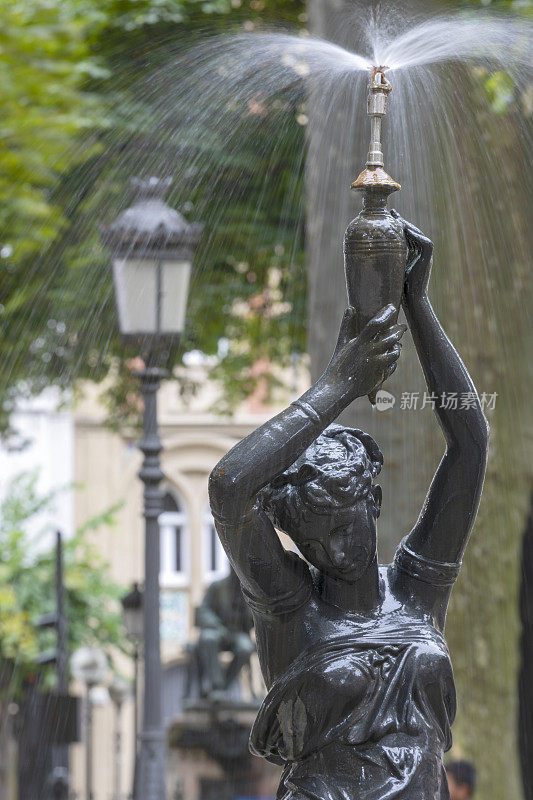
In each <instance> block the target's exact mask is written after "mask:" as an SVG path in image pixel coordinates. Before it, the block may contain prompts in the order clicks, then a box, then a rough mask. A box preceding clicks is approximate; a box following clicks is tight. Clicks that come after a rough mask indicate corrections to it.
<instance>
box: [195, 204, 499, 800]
mask: <svg viewBox="0 0 533 800" xmlns="http://www.w3.org/2000/svg"><path fill="white" fill-rule="evenodd" d="M397 220H399V221H400V222H401V223H402V225H403V228H404V233H405V237H406V242H407V245H408V255H407V268H406V277H405V285H404V291H403V297H402V304H403V308H404V311H405V314H406V317H407V321H408V324H409V328H410V331H411V335H412V336H413V339H414V343H415V345H416V348H417V351H418V356H419V359H420V363H421V365H422V369H423V371H424V374H425V377H426V382H427V386H428V391H429V392H430V393H432V394H434V396H435V397H436V398H439V397H441V396H442V394H443V393H450V392H457V394H458V396H459V395H464V393H466V396H467V397H468V398H469V400H470V402H468V403H464V404H462V407H460V408H458V409H455V410H454V409H451V408H447V407H445V405H442V404H439V403H438V402H437V403H436V405H435V412H436V415H437V419H438V422H439V424H440V427H441V429H442V432H443V434H444V438H445V442H446V449H445V452H444V455H443V458H442V461H441V462H440V465H439V467H438V469H437V472H436V473H435V477H434V479H433V482H432V484H431V486H430V488H429V492H428V495H427V498H426V501H425V503H424V507H423V508H422V511H421V513H420V516H419V518H418V521H417V522H416V524H415V526H414V528H413V530H412V531H411V532H410V533H407V535H406V536H404V538H403V539H402V541H401V543H400V545H399V547H398V549H397V551H396V556H395V559H394V561H393V563H392V564H387V565H384V566H380V565H378V560H377V550H376V530H377V519H378V517H379V512H380V504H381V489H380V487H379V485H377V484H375V483H374V479H375V478H376V477H377V475H378V473H379V471H380V469H381V466H382V463H383V456H382V454H381V452H380V450H379V447H378V446H377V444H376V443H375V441H374V440H373V439H372V438H371V437H370V436H369V435H368V434H366V433H363V432H362V431H360V430H355V429H349V428H345V427H342V426H340V425H336V424H333V423H334V421H335V419H336V418H337V417H338V415H339V414H340V413H341V411H342V410H343V409H344V408H346V406H348V404H350V403H351V402H352V401H353V400H355V399H356V398H358V397H363V396H364V395H371V396H372V394H373V393H374V392H375V390H376V389H377V388H379V386H380V385H381V383H382V382H383V381H384V380H385V379H386V378H387V377H388V376H389V375H390V374H391V373H392V372H393V371H394V369H395V368H396V365H397V362H398V358H399V355H400V349H401V344H400V339H401V337H402V335H403V333H404V331H405V329H406V326H404V325H400V324H398V323H397V322H396V315H397V308H395V307H394V305H388V306H385V307H384V308H382V309H381V311H380V312H379V313H377V314H376V315H375V316H373V318H372V319H370V321H368V322H367V323H366V325H365V326H364V327H362V329H361V330H360V329H359V326H358V324H357V320H356V317H355V311H354V309H353V308H352V307H349V308H348V309H347V311H346V313H345V315H344V317H343V320H342V323H341V327H340V333H339V337H338V341H337V345H336V347H335V351H334V353H333V356H332V358H331V361H330V363H329V365H328V367H327V368H326V370H325V371H324V373H323V375H322V377H321V378H320V379H319V380H318V381H317V382H316V383H315V385H314V386H312V387H311V389H309V391H307V392H306V393H305V394H304V395H302V397H300V398H299V400H297V401H295V402H294V403H292V404H291V405H290V406H289V407H288V408H287V409H285V410H284V411H282V412H281V413H280V414H278V415H277V416H276V417H274V418H273V419H272V420H270V421H269V422H267V423H265V424H264V425H262V426H261V427H260V428H258V429H257V430H256V431H254V432H253V433H251V434H250V435H249V436H247V437H246V438H245V439H244V440H243V441H241V442H239V443H238V444H237V445H236V446H235V447H234V448H233V449H232V450H231V451H230V452H229V453H228V454H227V455H226V456H225V457H224V458H223V459H222V460H221V461H220V463H219V464H218V465H217V467H216V468H215V469H214V470H213V472H212V475H211V478H210V498H211V507H212V510H213V515H214V517H215V520H216V525H217V530H218V533H219V536H220V538H221V541H222V543H223V545H224V547H225V549H226V552H227V553H228V556H229V558H230V559H231V562H232V564H233V566H234V569H235V571H236V573H237V575H238V577H239V580H240V583H241V586H242V590H243V593H244V596H245V598H246V600H247V602H248V605H249V606H250V608H251V610H252V612H253V617H254V622H255V630H256V638H257V646H258V652H259V657H260V661H261V667H262V671H263V675H264V678H265V682H266V685H267V689H268V695H267V697H266V699H265V700H264V702H263V705H262V707H261V709H260V711H259V715H258V717H257V719H256V722H255V725H254V727H253V730H252V735H251V748H252V751H253V752H254V753H256V754H258V755H261V756H263V757H264V758H266V759H269V760H270V761H273V762H275V763H277V764H280V765H282V766H283V773H282V778H281V783H280V786H279V790H278V800H356V799H357V800H392V799H393V798H394V800H437V799H438V800H445V799H446V798H449V794H448V788H447V782H446V776H445V773H444V768H443V761H442V759H443V752H444V751H445V750H447V749H448V748H449V747H450V745H451V725H452V722H453V720H454V716H455V689H454V680H453V673H452V667H451V663H450V656H449V653H448V648H447V646H446V642H445V640H444V623H445V618H446V608H447V605H448V600H449V597H450V592H451V589H452V586H453V584H454V582H455V580H456V578H457V575H458V573H459V569H460V566H461V557H462V554H463V551H464V548H465V546H466V543H467V539H468V535H469V533H470V530H471V527H472V524H473V521H474V518H475V515H476V511H477V507H478V503H479V499H480V494H481V489H482V484H483V478H484V473H485V465H486V457H487V445H488V428H487V423H486V420H485V417H484V415H483V413H482V410H481V407H480V404H479V401H478V398H477V394H476V391H475V388H474V386H473V384H472V381H471V379H470V377H469V375H468V372H467V371H466V369H465V367H464V365H463V363H462V361H461V359H460V357H459V355H458V354H457V352H456V350H455V349H454V347H453V346H452V344H451V343H450V341H449V340H448V338H447V337H446V334H445V333H444V331H443V329H442V327H441V325H440V323H439V321H438V319H437V317H436V316H435V313H434V311H433V309H432V307H431V304H430V301H429V299H428V294H427V289H428V282H429V275H430V267H431V260H432V251H433V245H432V243H431V242H430V241H429V240H428V239H427V238H426V237H425V236H424V235H423V234H421V232H420V231H419V230H418V229H416V228H414V227H413V226H412V225H410V224H409V223H405V222H404V221H403V220H401V218H399V217H398V215H397V214H396V215H395V222H396V221H397ZM275 527H277V528H278V529H280V530H283V531H285V532H286V533H287V534H288V535H289V536H290V537H291V538H292V539H293V541H294V542H295V544H296V545H297V546H298V548H299V550H300V552H301V554H302V555H303V556H304V558H305V561H304V559H302V558H300V557H299V556H298V555H296V554H294V553H289V552H286V551H285V550H284V549H283V547H282V546H281V543H280V541H279V538H278V536H277V534H276V531H275ZM402 533H403V532H402V531H398V537H399V538H400V537H401V535H402Z"/></svg>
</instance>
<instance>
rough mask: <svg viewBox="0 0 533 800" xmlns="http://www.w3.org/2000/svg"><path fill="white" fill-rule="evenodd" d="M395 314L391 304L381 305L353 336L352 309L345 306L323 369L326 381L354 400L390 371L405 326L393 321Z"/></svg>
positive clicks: (394, 365) (396, 360)
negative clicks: (330, 352) (334, 345)
mask: <svg viewBox="0 0 533 800" xmlns="http://www.w3.org/2000/svg"><path fill="white" fill-rule="evenodd" d="M395 316H396V309H395V308H394V306H393V305H388V306H384V307H383V308H382V309H381V310H380V311H379V312H378V313H377V314H376V315H375V316H374V317H373V318H372V319H371V320H370V321H369V322H368V323H367V324H366V325H365V327H364V328H363V330H362V331H361V333H360V334H359V335H358V336H356V335H355V325H356V312H355V309H354V308H353V307H352V306H349V307H348V308H347V309H346V311H345V312H344V316H343V318H342V322H341V327H340V331H339V338H338V340H337V346H336V347H335V352H334V353H333V356H332V359H331V361H330V363H329V365H328V367H327V369H326V378H327V382H328V384H329V385H333V386H335V387H336V388H337V389H338V391H339V392H340V393H341V394H342V395H344V396H347V397H348V398H349V399H350V400H354V399H355V398H356V397H362V396H363V395H365V394H370V393H371V392H372V391H373V390H374V389H376V388H377V387H378V386H380V385H381V384H382V383H383V381H384V380H386V379H387V378H388V377H389V375H391V374H392V373H393V372H394V370H395V369H396V366H397V364H398V358H399V357H400V351H401V344H400V339H401V338H402V336H403V334H404V333H405V331H406V329H407V326H406V325H398V324H397V323H396V322H395V321H394V320H395Z"/></svg>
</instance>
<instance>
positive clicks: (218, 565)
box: [202, 504, 229, 583]
mask: <svg viewBox="0 0 533 800" xmlns="http://www.w3.org/2000/svg"><path fill="white" fill-rule="evenodd" d="M202 527H203V531H202V545H203V547H202V563H203V567H204V580H205V581H206V582H207V583H211V581H215V580H217V579H218V578H224V577H225V576H226V575H227V574H228V573H229V561H228V557H227V555H226V553H225V552H224V548H223V547H222V545H221V544H220V539H219V538H218V535H217V532H216V528H215V521H214V519H213V515H212V514H211V509H210V508H209V504H207V505H206V507H205V509H204V518H203V526H202Z"/></svg>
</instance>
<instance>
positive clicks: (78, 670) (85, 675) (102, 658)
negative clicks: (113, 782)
mask: <svg viewBox="0 0 533 800" xmlns="http://www.w3.org/2000/svg"><path fill="white" fill-rule="evenodd" d="M70 669H71V671H72V677H73V678H74V680H76V681H79V682H80V683H84V684H85V687H86V705H85V737H86V742H85V798H86V800H93V715H92V700H91V691H92V689H93V688H94V687H95V686H97V685H98V684H99V683H102V681H103V680H104V679H105V677H106V675H107V672H108V670H109V664H108V661H107V656H106V654H105V653H104V652H103V650H99V649H98V648H97V647H80V648H79V649H78V650H75V651H74V653H73V654H72V656H71V659H70Z"/></svg>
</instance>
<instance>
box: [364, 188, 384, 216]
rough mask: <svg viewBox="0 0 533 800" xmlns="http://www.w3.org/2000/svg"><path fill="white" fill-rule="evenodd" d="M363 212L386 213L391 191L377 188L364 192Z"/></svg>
mask: <svg viewBox="0 0 533 800" xmlns="http://www.w3.org/2000/svg"><path fill="white" fill-rule="evenodd" d="M362 195H363V209H362V212H363V214H386V213H387V199H388V196H389V192H380V191H378V190H376V189H371V190H370V191H366V192H362Z"/></svg>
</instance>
